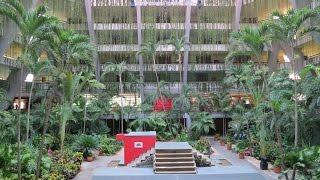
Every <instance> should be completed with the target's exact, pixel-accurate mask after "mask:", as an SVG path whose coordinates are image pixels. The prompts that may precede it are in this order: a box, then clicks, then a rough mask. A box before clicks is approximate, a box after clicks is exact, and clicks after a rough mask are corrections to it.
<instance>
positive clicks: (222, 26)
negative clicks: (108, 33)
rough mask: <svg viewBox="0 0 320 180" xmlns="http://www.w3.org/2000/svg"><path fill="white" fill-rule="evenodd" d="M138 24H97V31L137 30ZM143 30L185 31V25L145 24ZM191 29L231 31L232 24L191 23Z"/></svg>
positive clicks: (95, 27) (95, 26)
mask: <svg viewBox="0 0 320 180" xmlns="http://www.w3.org/2000/svg"><path fill="white" fill-rule="evenodd" d="M137 28H138V26H137V24H136V23H95V24H94V29H95V30H136V29H137ZM141 28H142V29H159V30H184V29H185V24H184V23H143V24H142V27H141ZM191 29H195V30H196V29H206V30H229V29H232V27H231V24H230V23H200V24H198V23H191Z"/></svg>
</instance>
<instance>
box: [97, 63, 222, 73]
mask: <svg viewBox="0 0 320 180" xmlns="http://www.w3.org/2000/svg"><path fill="white" fill-rule="evenodd" d="M105 67H106V65H104V64H103V65H101V69H102V70H104V69H105ZM155 67H156V70H157V71H160V72H161V71H163V72H168V71H169V72H178V71H179V70H180V69H181V70H182V65H179V64H156V65H155ZM126 70H127V71H133V72H138V71H139V70H140V69H139V65H138V64H127V65H126ZM223 70H224V64H222V63H219V64H217V63H215V64H189V65H188V71H193V72H205V71H209V72H211V71H223ZM143 71H153V65H152V64H145V65H144V66H143Z"/></svg>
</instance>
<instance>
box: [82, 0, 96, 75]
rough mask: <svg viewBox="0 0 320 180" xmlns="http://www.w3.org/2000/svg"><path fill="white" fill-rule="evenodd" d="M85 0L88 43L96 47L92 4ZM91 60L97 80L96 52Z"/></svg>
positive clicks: (89, 0)
mask: <svg viewBox="0 0 320 180" xmlns="http://www.w3.org/2000/svg"><path fill="white" fill-rule="evenodd" d="M84 1H85V8H86V16H87V23H88V31H89V36H90V43H91V44H92V45H93V46H95V47H97V41H96V37H95V33H94V20H93V16H92V6H91V5H92V4H91V0H84ZM93 60H94V65H95V68H96V69H95V74H96V79H97V80H98V81H99V80H100V61H99V57H98V52H96V51H95V52H94V53H93Z"/></svg>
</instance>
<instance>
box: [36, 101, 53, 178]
mask: <svg viewBox="0 0 320 180" xmlns="http://www.w3.org/2000/svg"><path fill="white" fill-rule="evenodd" d="M50 113H51V99H48V100H47V102H46V109H45V116H44V117H45V118H44V125H43V130H42V138H41V143H40V147H39V152H38V158H37V170H36V180H38V179H39V178H40V173H41V172H40V171H41V159H42V151H43V148H44V139H45V135H46V133H47V129H48V127H49V117H50Z"/></svg>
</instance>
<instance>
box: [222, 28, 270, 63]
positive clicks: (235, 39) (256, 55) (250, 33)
mask: <svg viewBox="0 0 320 180" xmlns="http://www.w3.org/2000/svg"><path fill="white" fill-rule="evenodd" d="M267 45H269V37H268V36H267V35H266V26H264V25H261V26H260V27H249V26H245V27H242V28H241V29H240V30H238V31H234V32H232V33H231V37H230V46H231V49H230V52H229V54H228V56H227V57H226V59H227V60H231V59H234V58H237V57H241V56H250V57H251V60H256V61H257V62H258V63H260V62H261V56H262V52H263V50H264V47H265V46H267Z"/></svg>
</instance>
